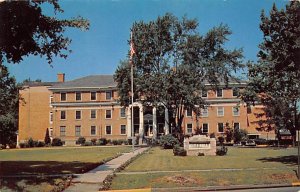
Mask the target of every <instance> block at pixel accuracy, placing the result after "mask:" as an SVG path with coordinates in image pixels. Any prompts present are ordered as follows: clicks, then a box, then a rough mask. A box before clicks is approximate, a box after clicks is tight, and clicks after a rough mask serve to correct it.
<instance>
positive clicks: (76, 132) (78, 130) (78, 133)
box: [75, 125, 81, 137]
mask: <svg viewBox="0 0 300 192" xmlns="http://www.w3.org/2000/svg"><path fill="white" fill-rule="evenodd" d="M80 129H81V126H80V125H76V126H75V136H76V137H79V136H80Z"/></svg>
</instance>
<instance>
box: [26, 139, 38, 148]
mask: <svg viewBox="0 0 300 192" xmlns="http://www.w3.org/2000/svg"><path fill="white" fill-rule="evenodd" d="M27 143H28V147H36V146H37V143H38V142H37V141H35V140H33V139H32V138H31V137H30V138H29V139H28V141H27Z"/></svg>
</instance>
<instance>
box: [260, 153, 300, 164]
mask: <svg viewBox="0 0 300 192" xmlns="http://www.w3.org/2000/svg"><path fill="white" fill-rule="evenodd" d="M258 160H259V161H262V162H279V163H283V164H285V165H290V166H293V165H298V156H297V155H288V156H279V157H265V158H261V159H258Z"/></svg>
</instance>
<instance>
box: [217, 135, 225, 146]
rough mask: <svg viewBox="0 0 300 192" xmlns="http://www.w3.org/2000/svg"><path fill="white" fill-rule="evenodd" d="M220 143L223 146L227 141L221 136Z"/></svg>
mask: <svg viewBox="0 0 300 192" xmlns="http://www.w3.org/2000/svg"><path fill="white" fill-rule="evenodd" d="M218 141H219V142H220V144H221V145H223V143H224V141H225V139H224V137H223V136H219V137H218Z"/></svg>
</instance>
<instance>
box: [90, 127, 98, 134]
mask: <svg viewBox="0 0 300 192" xmlns="http://www.w3.org/2000/svg"><path fill="white" fill-rule="evenodd" d="M92 127H95V134H92ZM90 134H91V136H95V135H97V126H96V125H91V126H90Z"/></svg>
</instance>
